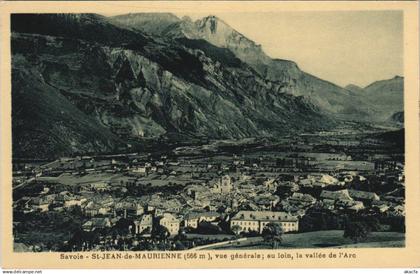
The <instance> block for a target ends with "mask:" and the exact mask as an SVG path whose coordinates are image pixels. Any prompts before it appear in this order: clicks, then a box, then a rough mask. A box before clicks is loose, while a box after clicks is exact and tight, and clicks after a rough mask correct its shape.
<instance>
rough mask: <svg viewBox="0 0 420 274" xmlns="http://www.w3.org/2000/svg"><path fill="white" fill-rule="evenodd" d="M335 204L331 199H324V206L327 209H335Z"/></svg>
mask: <svg viewBox="0 0 420 274" xmlns="http://www.w3.org/2000/svg"><path fill="white" fill-rule="evenodd" d="M334 205H335V201H334V200H331V199H324V200H322V206H323V208H325V209H328V210H333V209H334Z"/></svg>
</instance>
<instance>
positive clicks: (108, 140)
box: [12, 14, 336, 157]
mask: <svg viewBox="0 0 420 274" xmlns="http://www.w3.org/2000/svg"><path fill="white" fill-rule="evenodd" d="M22 22H24V23H22ZM36 26H38V27H36ZM69 29H72V30H71V31H70V30H69ZM75 29H76V30H79V31H75ZM12 31H13V35H12V68H13V73H12V78H13V86H12V97H13V109H14V110H13V118H12V121H13V129H14V130H13V140H14V153H15V155H19V156H28V157H29V156H31V157H32V156H36V157H44V156H47V157H53V156H57V155H66V154H69V153H72V152H81V153H83V152H94V151H112V150H114V149H115V147H116V146H119V145H120V144H121V143H122V144H125V143H126V142H127V140H130V141H133V142H134V141H139V142H141V141H142V138H143V137H159V136H165V135H173V134H182V135H183V136H191V137H197V136H205V137H207V138H244V137H258V136H279V135H283V134H290V133H293V132H311V131H317V130H324V129H328V128H331V127H332V126H334V125H335V124H336V122H335V121H334V119H333V118H331V117H329V116H327V115H326V114H325V113H324V112H323V111H321V110H320V109H319V108H318V107H317V106H316V105H314V104H313V103H312V102H311V101H310V100H308V99H307V98H304V97H302V96H294V95H290V94H288V93H285V92H284V89H285V86H284V83H283V82H274V81H269V80H267V79H265V78H263V77H261V76H260V75H259V74H258V73H256V72H255V70H254V69H253V68H251V67H249V65H247V64H245V63H243V62H242V61H241V60H240V59H238V58H236V56H235V55H233V54H232V52H230V51H229V50H226V49H221V48H218V47H215V46H214V45H211V44H209V43H207V42H205V41H203V40H201V41H196V40H194V41H191V40H189V39H187V40H185V38H184V40H179V41H178V40H177V41H174V40H170V41H169V40H165V39H163V38H160V37H152V36H151V35H150V34H149V36H147V35H143V34H142V33H139V31H132V30H128V29H120V28H119V27H118V26H115V25H112V24H110V23H108V22H107V20H105V19H104V18H103V17H101V16H96V15H91V14H79V15H69V16H66V15H12ZM89 33H90V34H91V35H88V34H89ZM320 83H322V82H320ZM30 87H33V88H30ZM31 104H32V106H31V107H28V105H31ZM27 109H33V110H34V111H27ZM33 112H35V114H34V113H33ZM34 115H35V116H34ZM34 117H36V118H35V119H34ZM31 119H32V120H31ZM46 140H47V141H46Z"/></svg>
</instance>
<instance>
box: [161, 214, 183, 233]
mask: <svg viewBox="0 0 420 274" xmlns="http://www.w3.org/2000/svg"><path fill="white" fill-rule="evenodd" d="M179 224H180V221H179V220H178V219H177V218H176V217H175V216H174V215H172V214H171V213H163V214H162V216H161V217H160V219H159V225H161V226H163V227H166V228H167V229H168V231H169V234H170V235H171V236H173V235H176V234H178V231H179Z"/></svg>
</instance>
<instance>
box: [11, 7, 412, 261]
mask: <svg viewBox="0 0 420 274" xmlns="http://www.w3.org/2000/svg"><path fill="white" fill-rule="evenodd" d="M404 16H405V14H404V11H403V10H402V9H379V10H374V9H372V10H342V9H337V10H330V9H328V10H297V9H296V10H275V9H273V10H264V11H259V10H258V9H255V10H254V11H253V10H247V11H244V12H235V11H234V10H220V9H215V10H211V9H208V11H207V10H206V9H197V11H194V10H193V9H185V10H183V9H176V10H173V11H171V12H167V11H166V10H163V11H150V12H149V11H147V10H146V11H142V10H140V9H133V10H132V11H130V10H121V11H120V10H118V9H115V10H113V9H106V10H105V9H104V10H101V9H98V10H97V11H94V10H89V12H85V10H81V11H80V12H73V11H72V12H63V13H60V12H49V11H48V12H36V11H32V12H27V11H21V12H20V11H19V10H18V11H14V12H11V13H10V14H8V19H7V20H9V22H10V24H9V26H8V27H9V30H10V37H9V41H8V42H9V44H10V64H9V65H10V88H11V90H10V99H11V100H10V116H11V121H10V125H11V128H10V135H11V144H10V146H11V159H10V161H11V171H10V172H11V175H10V177H11V182H10V195H11V203H10V205H8V206H9V207H10V206H11V207H12V208H11V209H10V208H9V210H10V214H11V217H10V219H11V221H12V224H7V223H6V225H10V227H11V234H12V235H11V239H12V249H13V250H12V251H11V252H12V253H14V254H22V253H57V252H58V254H59V259H61V260H67V259H73V256H75V255H72V254H77V256H79V257H80V256H82V258H83V256H86V255H83V254H89V256H90V257H85V258H91V259H92V260H93V259H95V260H108V259H125V257H124V258H123V256H125V255H124V254H131V253H130V252H133V254H137V253H136V252H140V253H138V254H137V255H138V256H137V255H136V258H137V259H142V260H146V259H157V260H160V259H162V260H163V259H175V258H178V256H179V258H181V255H178V254H184V253H178V252H180V251H183V252H191V253H187V254H191V255H189V256H192V257H191V258H193V259H203V260H204V258H207V257H206V256H207V255H202V256H203V257H201V255H197V254H195V253H192V252H195V251H198V252H210V253H208V254H210V255H208V256H209V257H208V258H207V259H208V260H211V259H212V257H211V256H213V255H214V254H218V252H222V253H223V252H239V253H235V254H237V255H235V256H238V258H239V259H241V258H242V257H241V256H242V253H241V252H251V253H249V254H255V255H252V256H254V257H255V258H256V259H258V258H259V257H258V256H259V255H258V254H259V253H258V252H260V251H267V250H270V252H273V250H276V252H275V254H276V258H278V259H284V260H296V259H299V258H302V254H301V255H300V256H301V257H299V253H295V251H293V250H302V249H303V250H304V249H308V250H310V249H313V250H312V251H311V252H309V253H310V254H312V255H311V256H312V257H310V258H312V259H314V258H315V259H320V258H321V259H322V258H323V257H322V256H324V255H325V256H327V255H328V254H327V253H321V252H323V250H336V251H337V253H336V254H340V255H337V256H344V257H343V258H349V259H351V258H353V257H354V258H353V259H356V253H354V251H356V250H363V249H367V250H371V249H372V248H373V249H374V250H381V249H384V250H390V252H392V250H405V247H406V246H407V237H406V227H407V222H406V210H407V211H408V209H407V208H406V195H407V193H406V161H407V158H406V151H407V141H406V140H407V139H406V137H405V136H406V133H405V131H406V128H407V127H409V125H407V119H408V118H407V112H406V111H407V106H406V105H405V103H404V102H406V103H407V101H405V94H406V95H407V90H406V88H405V81H406V80H407V79H406V73H407V71H406V69H405V68H406V62H407V59H405V58H404V56H405V54H406V52H405V51H406V48H405V40H404V39H405V33H404V31H405V30H406V29H405V28H406V25H405V22H404ZM417 80H418V79H417ZM406 84H407V82H406ZM417 92H418V91H417ZM417 105H418V103H417ZM416 115H417V116H416V117H414V118H415V119H418V113H417V114H416ZM414 116H415V115H414ZM411 117H413V115H412V116H411ZM411 125H412V126H413V125H415V124H413V123H411ZM417 131H418V129H417ZM416 142H418V140H417V141H416ZM414 148H415V147H414ZM415 153H417V154H419V153H420V151H419V152H417V151H415ZM416 167H417V169H418V163H416ZM411 183H415V182H411ZM417 198H418V197H417ZM411 217H413V215H411ZM143 251H150V252H146V253H141V252H143ZM349 251H352V252H349ZM113 252H117V253H116V254H114V253H113ZM118 252H128V253H118ZM153 252H160V253H153ZM162 252H163V253H162ZM312 252H313V253H312ZM338 252H340V253H338ZM194 254H195V255H194ZM198 254H201V253H198ZM203 254H204V253H203ZM232 254H233V253H232ZM238 254H239V255H238ZM244 254H248V253H244ZM322 254H324V255H322ZM331 254H332V253H330V255H329V256H330V258H332V257H333V255H331ZM334 254H335V253H334ZM343 254H345V255H343ZM127 256H128V255H127ZM182 256H183V255H182ZM194 256H196V257H194ZM197 256H198V257H197ZM215 256H216V258H218V257H217V256H218V255H215ZM243 256H244V257H243V258H242V259H244V258H246V259H251V258H252V259H254V257H251V255H243ZM269 256H270V255H268V258H270V257H269ZM345 256H348V257H345ZM352 256H353V257H352ZM79 257H77V258H78V259H79ZM306 257H308V255H306ZM187 258H188V256H187ZM232 258H233V257H232ZM340 258H341V257H340ZM262 259H264V257H263V258H262ZM232 260H233V259H232Z"/></svg>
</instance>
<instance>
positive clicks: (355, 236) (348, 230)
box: [343, 221, 371, 243]
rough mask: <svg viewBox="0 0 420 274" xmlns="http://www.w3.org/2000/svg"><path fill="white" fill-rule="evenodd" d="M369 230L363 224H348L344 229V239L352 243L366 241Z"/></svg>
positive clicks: (367, 226)
mask: <svg viewBox="0 0 420 274" xmlns="http://www.w3.org/2000/svg"><path fill="white" fill-rule="evenodd" d="M370 232H371V228H370V227H369V225H368V224H366V223H365V222H361V221H359V222H348V223H347V224H346V226H345V228H344V235H343V237H344V238H349V239H351V240H352V241H353V242H354V243H359V242H363V241H365V240H366V239H367V237H368V236H369V234H370Z"/></svg>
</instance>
